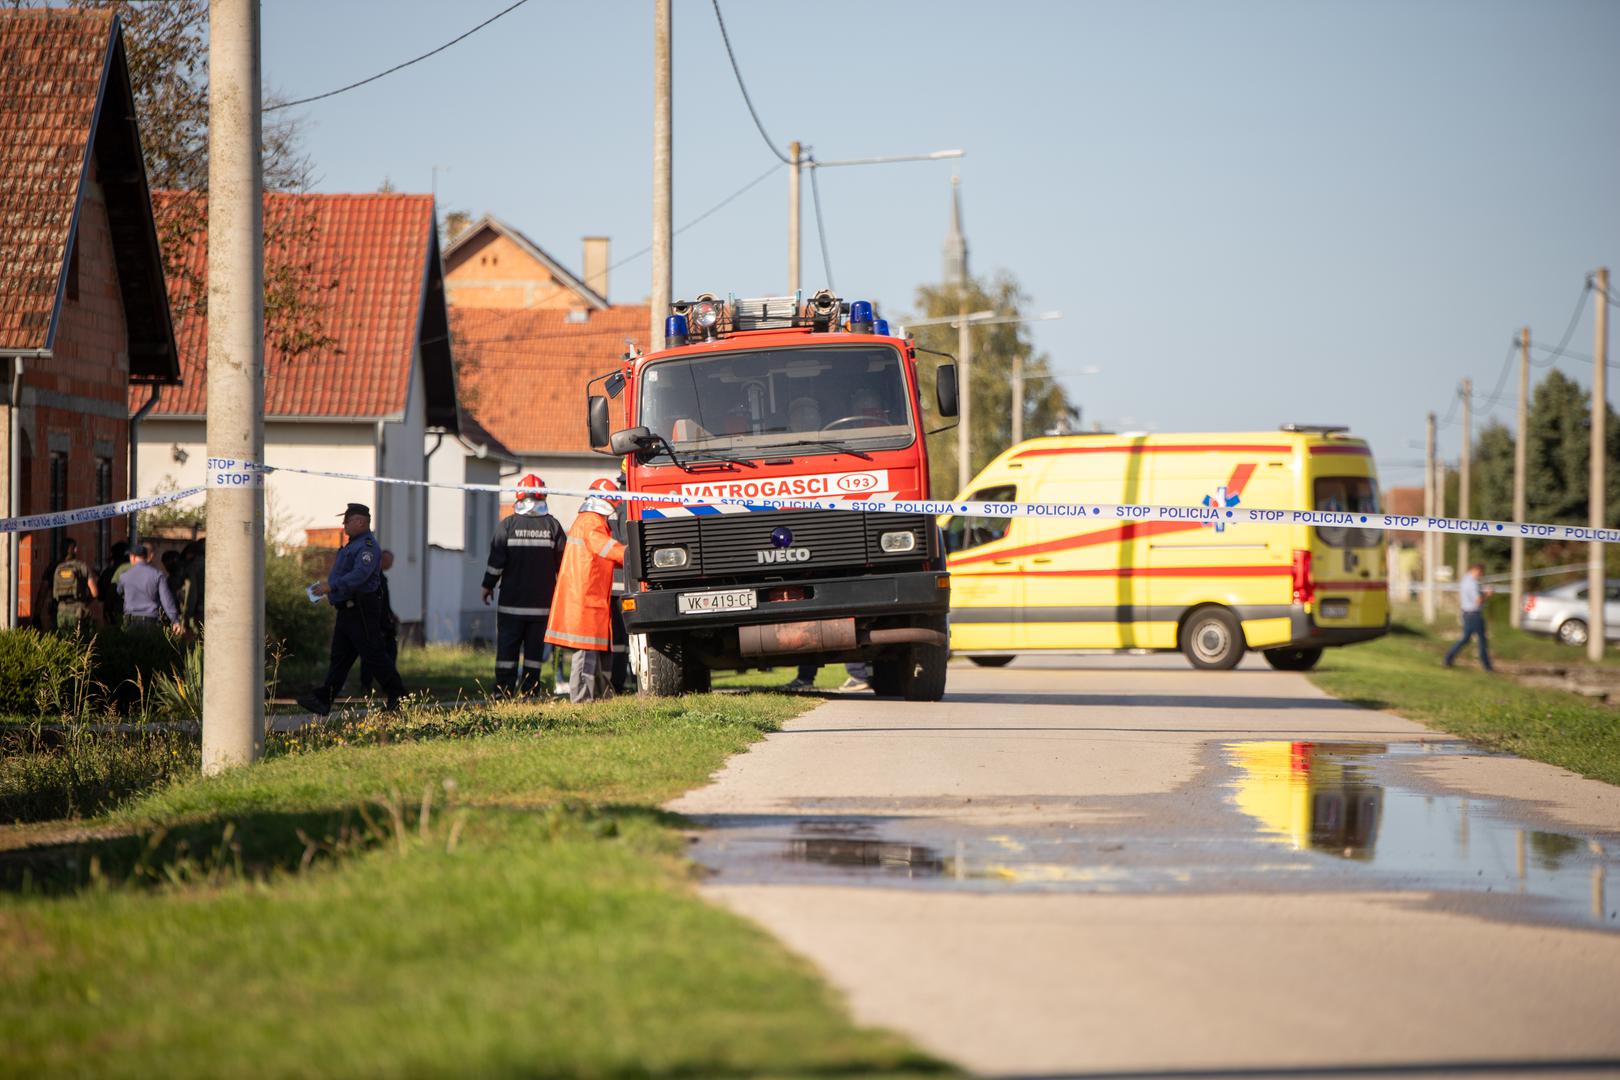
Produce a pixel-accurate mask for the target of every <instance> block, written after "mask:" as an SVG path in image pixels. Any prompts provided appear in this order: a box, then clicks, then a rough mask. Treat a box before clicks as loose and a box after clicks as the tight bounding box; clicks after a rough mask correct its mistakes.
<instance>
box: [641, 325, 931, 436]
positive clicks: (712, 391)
mask: <svg viewBox="0 0 1620 1080" xmlns="http://www.w3.org/2000/svg"><path fill="white" fill-rule="evenodd" d="M637 415H638V422H639V423H641V424H644V425H646V426H647V427H648V428H649V429H650V430H651V431H652V432H653V433H654V434H656V435H662V436H663V437H664V438H665V439H666V440H668V441H669V443H670V444H671V445H673V446H674V447H675V450H676V452H677V453H679V454H687V453H694V454H702V453H703V452H704V451H709V450H714V451H726V452H730V453H736V452H739V451H743V452H753V451H769V450H770V449H771V448H773V447H782V448H786V447H788V446H793V447H794V449H795V452H801V451H804V452H810V453H832V452H836V451H837V450H839V449H841V448H843V447H848V448H850V449H853V450H862V451H864V450H886V449H893V448H898V447H902V446H907V445H909V444H910V443H911V441H912V439H913V438H914V437H915V433H914V429H913V425H912V419H911V396H910V394H909V393H908V392H907V389H906V378H905V369H904V367H903V366H902V363H901V360H900V354H899V353H898V352H897V351H896V350H894V349H892V348H884V347H881V346H879V347H872V346H850V347H844V348H838V347H797V348H785V349H757V350H752V351H748V352H728V353H721V354H718V355H713V356H697V357H691V358H685V357H682V358H678V359H670V360H660V361H658V362H656V363H653V364H650V365H649V366H648V367H647V369H646V371H645V373H644V374H643V376H642V381H641V400H640V405H639V408H638V410H637ZM666 456H667V455H666Z"/></svg>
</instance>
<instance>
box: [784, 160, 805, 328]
mask: <svg viewBox="0 0 1620 1080" xmlns="http://www.w3.org/2000/svg"><path fill="white" fill-rule="evenodd" d="M801 153H802V149H801V147H800V146H799V143H798V141H797V140H795V141H793V142H790V143H788V158H789V159H790V163H789V165H788V287H787V294H788V295H789V296H794V295H796V294H797V293H798V291H799V266H800V260H799V213H800V211H801V210H802V209H803V202H802V200H801V199H800V197H799V169H800V162H801V161H802V158H801Z"/></svg>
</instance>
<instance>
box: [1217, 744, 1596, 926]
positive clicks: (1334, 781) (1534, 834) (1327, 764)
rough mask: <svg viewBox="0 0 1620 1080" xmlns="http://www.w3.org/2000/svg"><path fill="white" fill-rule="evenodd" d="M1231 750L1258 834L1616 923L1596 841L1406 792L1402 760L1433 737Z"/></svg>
mask: <svg viewBox="0 0 1620 1080" xmlns="http://www.w3.org/2000/svg"><path fill="white" fill-rule="evenodd" d="M1226 749H1227V754H1228V758H1229V760H1230V761H1231V762H1232V764H1234V765H1235V766H1236V768H1237V773H1238V775H1237V777H1236V779H1235V780H1234V781H1233V782H1232V784H1231V787H1232V790H1233V801H1234V802H1235V803H1236V804H1237V807H1238V809H1239V810H1241V811H1243V813H1244V814H1246V815H1247V816H1249V817H1250V818H1252V819H1253V820H1254V821H1255V822H1256V823H1257V824H1258V825H1259V827H1260V831H1261V834H1262V835H1263V836H1265V837H1267V838H1268V839H1270V840H1271V841H1272V842H1274V843H1278V844H1283V845H1286V846H1288V847H1290V848H1292V849H1293V850H1294V851H1297V852H1310V853H1314V854H1317V855H1321V856H1326V857H1327V858H1329V859H1337V860H1343V861H1346V862H1351V863H1362V864H1365V865H1366V866H1367V867H1368V868H1369V869H1370V870H1372V871H1373V872H1375V873H1376V874H1377V876H1379V877H1380V878H1387V877H1395V878H1397V879H1400V880H1401V881H1402V883H1405V884H1408V885H1410V886H1411V887H1417V888H1423V889H1433V890H1439V891H1463V892H1478V891H1483V892H1487V893H1497V892H1502V893H1507V894H1510V895H1519V896H1529V897H1536V898H1541V899H1545V900H1550V901H1552V902H1553V903H1556V904H1557V905H1559V906H1560V907H1563V908H1566V909H1568V910H1569V911H1570V912H1573V911H1575V910H1576V909H1579V908H1581V907H1583V906H1584V908H1585V909H1586V912H1587V914H1588V916H1589V917H1590V918H1591V919H1593V920H1596V921H1603V922H1613V921H1615V920H1616V919H1620V911H1616V910H1614V903H1615V901H1614V900H1613V899H1612V898H1610V897H1609V895H1608V892H1609V883H1608V874H1609V871H1610V870H1611V869H1614V870H1620V865H1617V864H1616V859H1615V855H1614V854H1612V853H1610V852H1608V851H1606V850H1605V845H1604V844H1602V843H1601V842H1600V841H1598V840H1597V839H1595V838H1591V837H1583V836H1576V835H1572V834H1569V833H1564V832H1554V831H1550V830H1544V829H1535V828H1530V827H1527V826H1525V825H1524V824H1522V823H1519V822H1515V821H1511V820H1508V819H1507V818H1506V817H1504V816H1503V815H1502V814H1501V812H1500V809H1499V808H1498V806H1497V805H1496V804H1495V803H1494V802H1492V801H1484V802H1482V801H1481V800H1478V799H1469V798H1466V797H1463V796H1459V795H1446V794H1433V793H1426V792H1420V791H1416V790H1412V789H1410V788H1406V787H1403V786H1401V785H1400V784H1399V783H1398V777H1399V769H1398V766H1399V765H1401V764H1407V763H1411V762H1414V761H1421V760H1422V759H1423V758H1424V757H1432V756H1433V755H1434V754H1435V753H1436V751H1437V750H1439V751H1440V752H1446V749H1447V748H1446V747H1445V746H1440V747H1437V746H1436V745H1435V744H1432V743H1419V744H1414V743H1392V744H1388V745H1385V744H1382V743H1311V742H1247V743H1236V744H1233V745H1231V746H1229V747H1227V748H1226Z"/></svg>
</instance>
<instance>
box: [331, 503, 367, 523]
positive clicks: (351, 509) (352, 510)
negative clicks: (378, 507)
mask: <svg viewBox="0 0 1620 1080" xmlns="http://www.w3.org/2000/svg"><path fill="white" fill-rule="evenodd" d="M355 514H359V515H360V516H361V517H363V518H366V519H367V520H370V518H371V507H369V506H367V505H366V504H365V503H350V504H349V505H348V507H347V508H346V509H345V510H344V511H343V513H341V514H339V515H338V517H340V518H342V519H343V520H344V521H347V520H349V518H351V517H353V516H354V515H355Z"/></svg>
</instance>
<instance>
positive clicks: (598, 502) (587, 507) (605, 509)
mask: <svg viewBox="0 0 1620 1080" xmlns="http://www.w3.org/2000/svg"><path fill="white" fill-rule="evenodd" d="M590 490H591V491H593V492H595V491H618V490H619V485H618V484H616V483H614V482H613V481H612V480H609V479H608V478H607V477H605V476H604V477H602V479H600V480H592V481H591V486H590ZM580 509H581V510H583V511H584V512H585V513H587V514H601V515H602V516H603V517H611V516H612V515H613V502H612V501H611V500H608V499H604V498H602V496H600V495H591V496H589V497H587V498H586V500H585V502H584V503H583V504H581V506H580Z"/></svg>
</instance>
